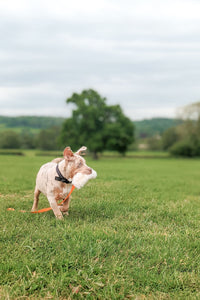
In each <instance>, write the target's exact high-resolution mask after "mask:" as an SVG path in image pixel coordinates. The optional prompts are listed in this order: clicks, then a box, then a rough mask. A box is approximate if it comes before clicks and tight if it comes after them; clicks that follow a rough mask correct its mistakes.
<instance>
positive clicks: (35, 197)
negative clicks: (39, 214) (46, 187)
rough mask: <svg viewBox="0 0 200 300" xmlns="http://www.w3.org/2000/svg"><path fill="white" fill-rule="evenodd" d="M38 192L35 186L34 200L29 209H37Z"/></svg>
mask: <svg viewBox="0 0 200 300" xmlns="http://www.w3.org/2000/svg"><path fill="white" fill-rule="evenodd" d="M40 193H41V192H40V191H39V190H38V189H37V187H35V192H34V201H33V206H32V209H31V211H36V210H37V207H38V201H39V195H40Z"/></svg>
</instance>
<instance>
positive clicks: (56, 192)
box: [53, 187, 63, 201]
mask: <svg viewBox="0 0 200 300" xmlns="http://www.w3.org/2000/svg"><path fill="white" fill-rule="evenodd" d="M53 193H54V196H55V199H56V201H58V200H61V199H63V193H62V189H60V188H58V187H55V188H54V189H53Z"/></svg>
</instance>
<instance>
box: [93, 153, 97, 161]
mask: <svg viewBox="0 0 200 300" xmlns="http://www.w3.org/2000/svg"><path fill="white" fill-rule="evenodd" d="M93 159H95V160H97V159H98V154H97V152H96V151H94V152H93Z"/></svg>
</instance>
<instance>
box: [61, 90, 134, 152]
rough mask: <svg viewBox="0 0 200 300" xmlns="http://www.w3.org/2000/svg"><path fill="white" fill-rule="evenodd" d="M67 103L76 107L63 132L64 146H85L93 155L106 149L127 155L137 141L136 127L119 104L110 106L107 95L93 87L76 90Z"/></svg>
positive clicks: (64, 125)
mask: <svg viewBox="0 0 200 300" xmlns="http://www.w3.org/2000/svg"><path fill="white" fill-rule="evenodd" d="M66 102H67V104H69V103H72V104H74V105H75V109H74V110H73V111H72V116H71V117H70V118H68V119H66V121H65V122H64V123H63V127H62V130H61V134H60V141H61V143H62V145H63V146H64V145H66V144H67V145H70V146H72V147H73V148H78V147H80V146H82V145H86V146H87V147H88V149H89V150H90V151H91V152H92V153H93V156H94V158H97V153H98V152H102V151H104V150H116V151H118V152H120V153H122V154H125V152H126V151H127V148H128V146H129V145H130V144H131V143H132V142H133V141H134V126H133V123H132V121H131V120H130V119H129V118H127V117H126V116H125V115H124V114H123V111H122V109H121V107H120V106H119V105H112V106H108V105H107V104H106V98H104V97H101V96H100V95H99V94H98V93H97V92H96V91H94V90H92V89H89V90H84V91H82V93H80V94H77V93H74V94H73V95H72V96H71V97H70V98H68V99H67V100H66Z"/></svg>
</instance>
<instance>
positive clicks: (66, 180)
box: [32, 146, 97, 219]
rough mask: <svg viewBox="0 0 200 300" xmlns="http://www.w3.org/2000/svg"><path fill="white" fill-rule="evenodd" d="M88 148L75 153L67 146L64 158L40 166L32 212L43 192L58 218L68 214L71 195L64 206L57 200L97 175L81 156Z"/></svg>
mask: <svg viewBox="0 0 200 300" xmlns="http://www.w3.org/2000/svg"><path fill="white" fill-rule="evenodd" d="M86 149H87V148H86V147H85V146H83V147H81V148H80V149H79V150H78V151H77V152H76V153H73V152H72V150H71V149H70V147H66V148H65V150H64V152H63V155H64V159H63V158H56V159H54V160H53V161H51V162H49V163H46V164H44V165H43V166H42V167H41V168H40V170H39V172H38V174H37V177H36V186H35V192H34V202H33V207H32V212H34V211H36V210H37V206H38V201H39V195H40V193H43V194H44V195H45V196H46V197H47V199H48V201H49V204H50V206H51V208H52V210H53V212H54V215H55V216H56V218H58V219H62V218H63V215H62V212H63V213H66V214H68V213H67V212H68V209H69V204H70V197H69V198H68V199H67V200H66V202H64V204H63V205H62V206H59V205H58V204H57V201H58V200H63V199H65V197H66V196H67V195H68V193H69V191H70V190H71V187H72V185H74V186H75V187H76V188H77V189H80V188H81V187H83V186H84V185H85V184H86V183H87V181H88V180H89V179H92V178H96V176H97V173H96V171H94V170H93V169H91V168H90V167H88V166H87V165H86V162H85V159H84V158H83V157H81V153H82V152H83V151H85V150H86Z"/></svg>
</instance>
